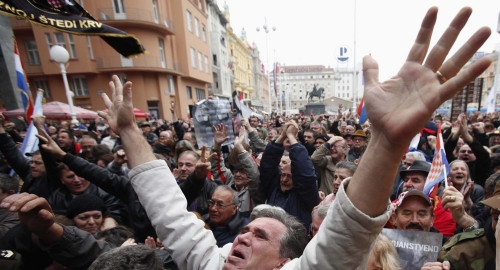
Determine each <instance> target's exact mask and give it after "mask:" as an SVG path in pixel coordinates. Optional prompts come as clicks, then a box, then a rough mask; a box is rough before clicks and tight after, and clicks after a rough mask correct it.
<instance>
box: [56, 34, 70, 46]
mask: <svg viewBox="0 0 500 270" xmlns="http://www.w3.org/2000/svg"><path fill="white" fill-rule="evenodd" d="M54 36H55V37H56V45H59V46H62V47H64V48H65V49H67V48H66V41H65V40H64V34H63V33H54Z"/></svg>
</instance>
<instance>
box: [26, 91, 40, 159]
mask: <svg viewBox="0 0 500 270" xmlns="http://www.w3.org/2000/svg"><path fill="white" fill-rule="evenodd" d="M42 100H43V92H42V91H38V92H37V95H36V100H35V109H34V112H33V114H39V115H43V105H42ZM30 120H31V119H30ZM36 134H38V132H37V130H36V127H35V126H34V125H33V122H31V123H30V125H29V126H28V131H26V137H24V140H23V144H22V146H21V153H23V155H25V154H26V153H33V152H35V151H36V150H38V138H37V137H36V136H35V135H36Z"/></svg>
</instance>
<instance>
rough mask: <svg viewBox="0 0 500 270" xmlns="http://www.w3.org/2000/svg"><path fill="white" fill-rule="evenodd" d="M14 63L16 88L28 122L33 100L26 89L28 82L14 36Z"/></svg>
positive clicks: (31, 112)
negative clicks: (19, 92)
mask: <svg viewBox="0 0 500 270" xmlns="http://www.w3.org/2000/svg"><path fill="white" fill-rule="evenodd" d="M14 63H15V66H16V76H17V88H18V89H19V91H21V99H22V101H23V107H24V111H25V112H26V120H27V121H28V123H30V122H31V115H32V114H33V101H32V100H31V93H30V91H29V89H28V83H27V82H26V73H25V72H24V68H23V64H22V63H21V58H20V57H19V49H18V48H17V42H16V39H15V38H14Z"/></svg>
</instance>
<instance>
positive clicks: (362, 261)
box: [130, 146, 392, 270]
mask: <svg viewBox="0 0 500 270" xmlns="http://www.w3.org/2000/svg"><path fill="white" fill-rule="evenodd" d="M268 147H269V146H268ZM292 149H293V148H292ZM303 151H304V152H305V150H303ZM293 152H295V151H293ZM291 155H294V154H291ZM278 160H279V159H278ZM310 174H311V173H310ZM312 175H314V173H312ZM130 178H131V181H132V186H133V187H134V189H135V191H136V192H137V195H138V196H139V200H140V201H141V203H142V205H143V206H144V209H146V212H147V213H148V216H149V218H150V219H151V222H152V224H153V227H155V228H156V232H157V233H158V237H159V238H160V240H161V241H162V243H163V245H164V247H165V249H166V250H167V251H168V252H169V253H170V255H171V256H172V258H173V259H174V261H175V262H176V263H177V266H178V267H179V269H182V270H188V269H189V270H192V269H199V270H220V269H222V266H223V265H224V262H225V260H226V258H227V257H228V253H229V251H230V249H231V244H227V245H225V246H224V247H223V248H218V247H217V245H216V243H217V242H216V240H215V238H214V236H213V233H212V232H211V231H209V230H206V229H205V228H204V226H205V223H204V222H203V221H200V220H199V219H198V218H197V217H196V216H195V215H194V214H191V213H188V212H187V211H186V206H187V203H186V200H185V199H184V196H183V194H182V192H181V191H180V189H179V188H178V187H177V184H176V181H175V179H174V177H173V175H172V174H171V172H170V170H169V168H168V166H167V165H166V163H165V162H164V161H162V160H154V161H150V162H147V163H145V164H141V165H139V166H137V167H135V168H133V169H132V171H131V172H130ZM349 182H350V180H349V179H346V180H344V182H342V185H341V186H340V189H339V192H338V193H337V197H336V199H335V201H334V202H333V203H332V205H331V206H330V209H329V211H328V215H327V217H326V218H325V220H324V221H323V224H322V225H321V227H320V229H319V231H318V234H317V235H316V236H315V237H314V238H313V239H312V240H311V241H310V242H309V244H308V245H307V247H306V248H305V250H304V252H303V254H302V256H301V257H299V258H295V259H293V260H291V261H289V262H288V263H286V264H285V265H284V266H283V267H282V268H281V269H282V270H292V269H294V270H306V269H307V270H324V269H358V268H359V269H365V267H366V264H367V261H368V257H369V255H370V250H371V247H372V246H373V243H374V241H375V239H376V238H377V237H378V235H379V233H380V232H381V231H382V227H383V226H384V224H385V223H386V222H387V220H389V217H390V214H391V212H392V207H391V205H390V204H389V203H388V205H387V209H386V211H385V212H384V213H383V214H382V215H380V216H377V217H373V218H372V217H369V216H367V215H366V214H364V213H362V212H361V211H359V210H358V209H356V208H355V207H354V205H353V204H352V203H351V201H350V200H349V198H348V197H347V195H346V193H345V190H344V189H347V188H348V185H349ZM165 205H168V206H169V207H164V206H165ZM332 254H335V259H334V260H332V259H331V256H332Z"/></svg>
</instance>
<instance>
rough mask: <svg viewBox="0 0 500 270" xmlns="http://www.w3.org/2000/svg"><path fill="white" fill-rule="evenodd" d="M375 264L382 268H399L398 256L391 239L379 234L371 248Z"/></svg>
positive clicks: (396, 269)
mask: <svg viewBox="0 0 500 270" xmlns="http://www.w3.org/2000/svg"><path fill="white" fill-rule="evenodd" d="M372 254H373V257H374V258H375V260H374V261H375V262H374V263H375V266H376V267H378V268H380V269H384V270H400V269H402V268H401V265H400V264H399V256H398V253H397V251H396V248H394V245H393V244H392V242H391V240H389V238H387V236H385V235H383V234H379V235H378V237H377V239H376V240H375V244H374V245H373V248H372Z"/></svg>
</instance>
